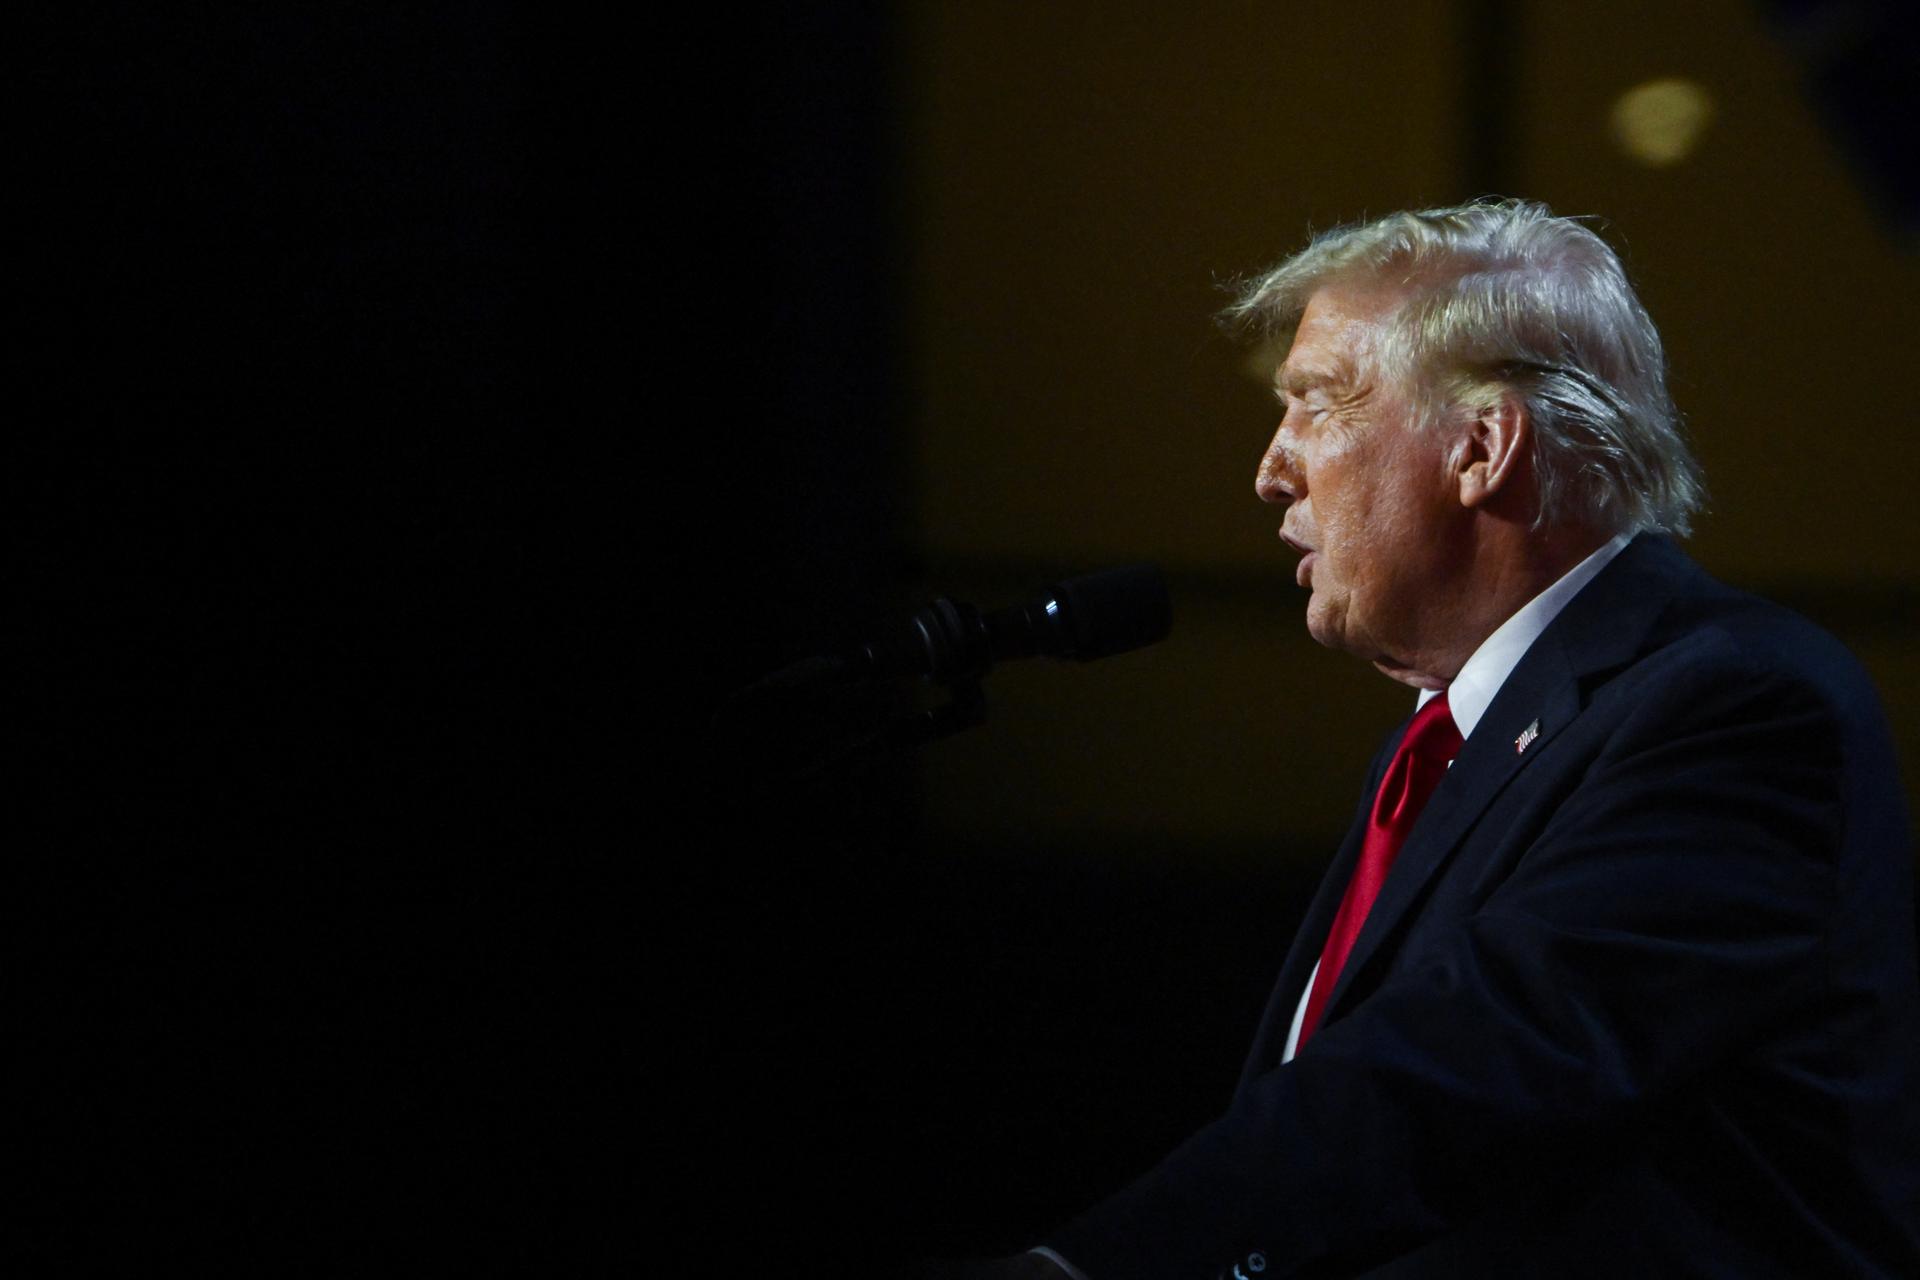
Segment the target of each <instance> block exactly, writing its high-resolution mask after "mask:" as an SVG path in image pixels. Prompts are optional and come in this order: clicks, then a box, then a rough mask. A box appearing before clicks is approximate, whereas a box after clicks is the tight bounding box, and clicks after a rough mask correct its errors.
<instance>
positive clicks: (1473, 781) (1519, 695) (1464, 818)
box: [1289, 535, 1688, 1026]
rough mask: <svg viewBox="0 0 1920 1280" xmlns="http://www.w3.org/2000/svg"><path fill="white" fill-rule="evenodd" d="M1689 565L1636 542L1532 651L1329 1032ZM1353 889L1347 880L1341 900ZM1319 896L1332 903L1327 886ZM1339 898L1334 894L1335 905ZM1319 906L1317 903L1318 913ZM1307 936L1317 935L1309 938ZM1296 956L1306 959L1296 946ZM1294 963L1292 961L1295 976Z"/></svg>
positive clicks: (1418, 830)
mask: <svg viewBox="0 0 1920 1280" xmlns="http://www.w3.org/2000/svg"><path fill="white" fill-rule="evenodd" d="M1687 563H1688V562H1687V561H1686V559H1685V557H1684V556H1682V555H1681V554H1680V553H1679V551H1678V550H1677V549H1675V548H1674V547H1673V545H1672V544H1671V543H1670V542H1668V541H1667V540H1666V539H1664V538H1658V537H1649V536H1647V535H1642V536H1640V537H1638V538H1636V539H1635V540H1634V542H1633V543H1632V544H1631V545H1630V546H1628V547H1626V548H1625V549H1624V550H1622V551H1621V552H1620V554H1619V555H1618V556H1616V557H1615V558H1614V560H1613V562H1612V563H1611V564H1609V565H1608V566H1607V567H1606V568H1605V569H1603V570H1601V572H1600V574H1599V575H1598V576H1596V577H1595V578H1594V580H1593V581H1592V582H1590V583H1588V584H1587V586H1586V588H1585V589H1584V590H1582V591H1581V592H1580V593H1579V594H1578V595H1577V596H1575V597H1574V599H1573V600H1571V601H1570V602H1568V604H1567V606H1566V608H1565V609H1563V610H1562V611H1561V613H1560V615H1559V617H1557V618H1555V619H1554V620H1553V622H1552V623H1550V624H1549V625H1548V627H1547V629H1546V630H1545V631H1544V632H1542V633H1541V634H1540V637H1539V639H1537V640H1535V641H1534V643H1533V645H1532V646H1531V647H1530V648H1529V649H1528V650H1527V652H1526V655H1525V656H1524V657H1522V658H1521V659H1520V662H1519V663H1518V664H1517V665H1516V666H1515V667H1514V669H1513V671H1512V673H1511V674H1509V675H1508V677H1507V679H1506V682H1505V683H1504V684H1502V685H1501V686H1500V692H1499V693H1498V694H1497V695H1495V697H1494V700H1493V702H1492V704H1491V705H1490V706H1489V707H1488V708H1487V711H1486V714H1485V715H1484V716H1482V717H1481V719H1480V723H1479V724H1478V725H1476V726H1475V728H1474V731H1473V736H1472V737H1471V738H1469V739H1468V740H1467V744H1466V746H1465V747H1464V748H1462V749H1461V752H1460V754H1459V756H1458V757H1456V758H1455V760H1454V762H1453V767H1452V768H1451V769H1449V770H1448V771H1447V776H1446V778H1445V779H1444V780H1443V781H1442V782H1441V784H1440V786H1439V788H1438V789H1437V790H1436V791H1435V792H1434V793H1433V798H1432V799H1431V800H1429V801H1428V802H1427V808H1426V811H1425V812H1424V813H1422V814H1421V815H1420V819H1419V821H1418V822H1416V823H1415V824H1414V828H1413V831H1412V832H1411V833H1410V834H1409V835H1408V837H1407V842H1406V844H1405V845H1404V846H1402V847H1401V850H1400V854H1399V856H1398V857H1397V858H1395V860H1394V864H1393V869H1392V871H1391V872H1389V873H1388V875H1387V881H1386V883H1385V884H1384V885H1382V886H1381V889H1380V896H1379V897H1378V898H1376V899H1375V900H1374V903H1373V908H1372V909H1371V910H1370V911H1369V912H1368V913H1367V921H1366V924H1365V925H1364V926H1362V928H1361V930H1360V936H1359V938H1358V939H1356V940H1355V942H1354V946H1353V950H1352V952H1351V953H1349V954H1348V956H1347V962H1346V965H1345V966H1344V967H1343V968H1342V969H1341V972H1340V980H1339V982H1338V983H1337V984H1336V985H1335V986H1334V989H1333V993H1332V995H1331V996H1330V997H1329V998H1328V1000H1327V1008H1326V1012H1325V1013H1324V1014H1323V1015H1322V1023H1321V1025H1323V1026H1324V1025H1325V1024H1326V1021H1327V1020H1329V1019H1331V1018H1332V1017H1334V1016H1335V1015H1336V1014H1337V1013H1338V1012H1339V1011H1340V1007H1341V1004H1342V999H1343V997H1344V996H1345V994H1346V992H1347V991H1348V989H1349V988H1350V987H1351V986H1352V985H1353V982H1354V980H1355V975H1356V974H1358V973H1359V972H1360V971H1361V970H1363V969H1364V968H1365V967H1366V965H1367V963H1368V961H1369V960H1370V959H1371V958H1372V957H1373V956H1374V954H1375V953H1376V952H1378V951H1379V950H1380V948H1381V946H1382V945H1383V944H1384V943H1385V941H1386V940H1387V939H1388V938H1390V937H1392V936H1394V933H1395V931H1396V930H1397V928H1398V927H1399V925H1400V923H1401V921H1402V920H1404V919H1405V917H1406V916H1407V914H1408V912H1409V911H1411V910H1412V909H1413V907H1414V906H1415V905H1416V904H1417V903H1418V902H1419V900H1420V899H1421V897H1422V896H1423V894H1424V891H1425V890H1426V887H1427V885H1428V884H1429V883H1430V882H1431V881H1432V880H1433V878H1434V876H1435V875H1436V874H1437V873H1438V872H1439V870H1440V868H1441V867H1442V866H1443V865H1444V864H1445V863H1446V861H1447V859H1448V857H1449V855H1450V854H1452V853H1453V851H1454V850H1455V848H1457V847H1458V846H1459V844H1460V843H1461V841H1462V839H1463V838H1464V837H1465V836H1466V834H1467V833H1468V831H1469V830H1470V829H1471V828H1472V827H1473V824H1474V823H1475V822H1476V821H1477V820H1478V819H1479V817H1480V815H1481V814H1482V813H1484V812H1485V811H1486V808H1487V806H1488V805H1490V804H1492V803H1493V801H1494V799H1495V797H1497V796H1498V795H1499V794H1500V793H1501V792H1502V791H1503V790H1505V789H1506V787H1507V785H1508V784H1509V783H1511V782H1512V781H1513V780H1514V778H1515V777H1517V776H1518V775H1519V773H1520V771H1521V770H1523V769H1525V768H1526V767H1527V766H1528V765H1530V764H1532V763H1533V762H1534V761H1535V760H1537V759H1539V758H1540V757H1541V756H1543V755H1545V754H1546V753H1547V751H1548V750H1549V749H1550V748H1551V746H1552V742H1553V739H1554V738H1555V737H1557V736H1558V735H1559V733H1560V732H1561V730H1563V729H1565V728H1566V727H1567V726H1568V725H1569V724H1571V723H1572V722H1573V720H1574V719H1575V718H1576V717H1577V716H1578V715H1579V714H1580V712H1581V711H1582V710H1583V709H1584V707H1585V690H1586V686H1585V684H1584V683H1583V682H1584V680H1585V679H1586V678H1587V677H1589V676H1592V675H1595V674H1597V673H1599V672H1601V671H1604V670H1607V669H1609V668H1614V667H1618V666H1621V665H1624V664H1625V663H1626V662H1627V661H1628V660H1630V658H1631V657H1632V655H1633V654H1634V653H1636V652H1637V651H1638V650H1639V648H1640V646H1641V643H1642V641H1643V640H1644V638H1645V636H1646V633H1647V630H1648V629H1649V628H1650V627H1651V626H1652V624H1653V621H1654V619H1655V618H1656V617H1658V615H1659V613H1660V611H1661V610H1663V609H1664V608H1665V607H1666V603H1667V601H1668V599H1670V598H1671V596H1672V592H1673V579H1674V575H1675V572H1676V569H1677V568H1678V567H1680V566H1685V565H1686V564H1687ZM1522 741H1524V749H1522V745H1521V744H1522ZM1349 865H1351V863H1350V862H1349ZM1329 879H1330V880H1331V879H1332V877H1329ZM1345 885H1346V880H1345V879H1344V878H1342V879H1341V880H1340V892H1344V890H1345ZM1321 894H1322V896H1323V897H1324V896H1325V894H1326V888H1325V886H1323V887H1322V890H1321ZM1338 897H1339V894H1338V893H1336V894H1335V900H1336V902H1337V901H1338ZM1319 905H1320V904H1319V902H1318V901H1317V900H1316V902H1315V907H1316V908H1318V906H1319ZM1330 924H1331V912H1329V915H1328V923H1327V925H1324V926H1322V927H1321V928H1320V929H1319V931H1318V932H1317V933H1314V934H1312V935H1311V936H1312V937H1313V938H1315V939H1316V941H1315V942H1314V944H1313V945H1314V947H1315V948H1317V947H1318V946H1319V945H1320V943H1321V942H1323V941H1324V939H1325V937H1326V931H1327V928H1328V927H1330ZM1302 936H1303V938H1304V937H1306V936H1309V935H1307V934H1306V933H1305V931H1303V935H1302ZM1294 949H1295V951H1296V952H1297V951H1298V950H1299V949H1300V944H1299V943H1298V942H1296V944H1295V948H1294ZM1292 963H1293V958H1292V957H1289V966H1290V967H1291V965H1292ZM1309 963H1310V962H1309Z"/></svg>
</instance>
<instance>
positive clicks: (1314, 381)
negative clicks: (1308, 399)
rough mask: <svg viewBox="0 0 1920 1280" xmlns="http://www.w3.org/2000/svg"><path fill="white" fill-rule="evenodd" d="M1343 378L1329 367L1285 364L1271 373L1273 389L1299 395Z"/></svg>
mask: <svg viewBox="0 0 1920 1280" xmlns="http://www.w3.org/2000/svg"><path fill="white" fill-rule="evenodd" d="M1343 380H1344V379H1343V378H1342V376H1341V375H1340V374H1339V373H1336V372H1335V371H1333V370H1331V369H1313V368H1307V369H1296V368H1294V367H1293V366H1292V365H1285V364H1283V365H1281V366H1280V367H1279V368H1278V369H1276V370H1274V373H1273V386H1274V389H1275V390H1276V391H1283V392H1285V393H1287V394H1288V395H1300V394H1301V393H1303V392H1306V391H1310V390H1312V389H1313V388H1315V387H1324V386H1329V385H1332V384H1334V383H1337V382H1341V381H1343Z"/></svg>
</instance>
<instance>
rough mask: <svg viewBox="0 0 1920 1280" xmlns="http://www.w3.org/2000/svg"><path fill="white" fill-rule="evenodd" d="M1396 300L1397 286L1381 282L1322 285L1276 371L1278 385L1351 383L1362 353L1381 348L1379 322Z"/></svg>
mask: <svg viewBox="0 0 1920 1280" xmlns="http://www.w3.org/2000/svg"><path fill="white" fill-rule="evenodd" d="M1396 301H1397V297H1396V294H1395V292H1394V291H1393V290H1390V289H1386V288H1382V287H1379V286H1367V285H1355V284H1349V283H1343V284H1330V285H1324V286H1322V287H1321V288H1319V289H1316V290H1315V291H1314V293H1313V296H1312V297H1310V298H1308V299H1307V305H1306V308H1305V309H1304V310H1303V311H1302V313H1301V315H1300V319H1299V321H1298V322H1297V323H1296V324H1295V325H1294V330H1293V333H1292V335H1291V338H1290V342H1289V349H1288V351H1287V354H1286V358H1285V359H1283V360H1282V361H1281V362H1280V367H1279V368H1277V369H1276V370H1274V385H1275V386H1277V387H1279V388H1280V389H1281V390H1283V391H1303V390H1306V389H1308V388H1311V387H1316V386H1324V385H1327V384H1329V383H1347V384H1351V383H1352V382H1353V381H1354V380H1355V377H1356V375H1357V371H1358V368H1359V360H1360V357H1361V356H1362V355H1363V354H1364V353H1367V352H1370V351H1371V350H1372V349H1373V347H1374V346H1375V344H1376V342H1377V341H1378V335H1379V323H1380V321H1381V319H1382V318H1383V316H1384V314H1385V313H1386V312H1387V311H1388V310H1390V309H1391V308H1392V307H1393V305H1394V303H1395V302H1396Z"/></svg>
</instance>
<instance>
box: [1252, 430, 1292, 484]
mask: <svg viewBox="0 0 1920 1280" xmlns="http://www.w3.org/2000/svg"><path fill="white" fill-rule="evenodd" d="M1253 491H1254V492H1255V493H1257V494H1259V495H1260V501H1262V502H1292V501H1293V500H1294V499H1295V498H1298V497H1299V496H1300V468H1299V465H1298V462H1297V460H1296V458H1295V456H1294V452H1293V442H1292V441H1291V440H1289V439H1288V438H1287V424H1286V423H1285V422H1282V423H1281V424H1280V428H1279V430H1277V431H1275V432H1274V433H1273V443H1272V444H1270V445H1268V446H1267V452H1266V453H1265V454H1264V455H1263V456H1262V457H1261V459H1260V469H1259V471H1258V472H1256V473H1255V474H1254V477H1253Z"/></svg>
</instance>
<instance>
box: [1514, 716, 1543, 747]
mask: <svg viewBox="0 0 1920 1280" xmlns="http://www.w3.org/2000/svg"><path fill="white" fill-rule="evenodd" d="M1539 736H1540V722H1539V721H1538V720H1535V721H1534V722H1533V723H1532V724H1530V725H1528V726H1527V727H1526V728H1524V729H1522V730H1521V731H1520V736H1519V737H1517V738H1515V739H1514V740H1513V754H1515V755H1517V756H1523V755H1525V754H1526V753H1527V748H1528V747H1530V746H1532V745H1533V740H1534V739H1535V738H1537V737H1539Z"/></svg>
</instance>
